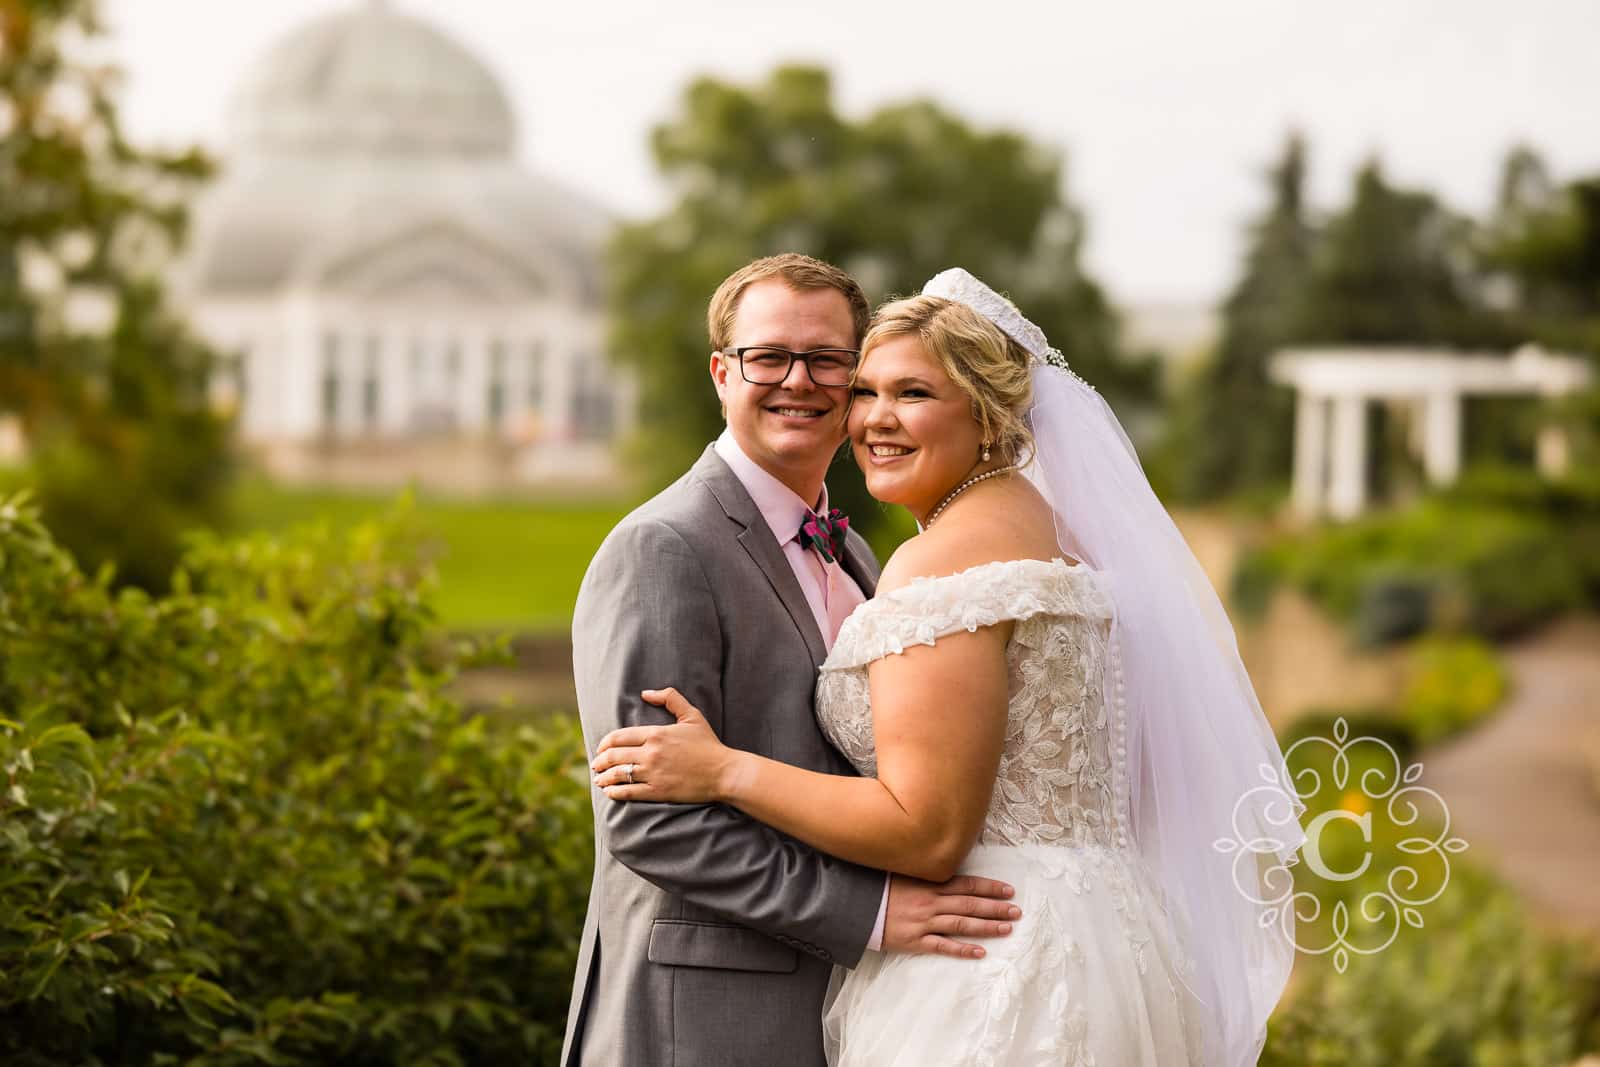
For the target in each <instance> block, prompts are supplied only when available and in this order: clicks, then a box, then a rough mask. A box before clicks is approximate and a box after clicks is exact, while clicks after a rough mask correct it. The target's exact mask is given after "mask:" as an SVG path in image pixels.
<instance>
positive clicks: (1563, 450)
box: [1533, 426, 1572, 478]
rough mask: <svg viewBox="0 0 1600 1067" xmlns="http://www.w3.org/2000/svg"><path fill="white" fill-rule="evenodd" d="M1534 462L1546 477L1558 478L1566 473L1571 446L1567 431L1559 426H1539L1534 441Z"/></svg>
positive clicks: (1570, 456)
mask: <svg viewBox="0 0 1600 1067" xmlns="http://www.w3.org/2000/svg"><path fill="white" fill-rule="evenodd" d="M1533 458H1534V464H1535V465H1536V466H1537V467H1538V469H1539V473H1540V474H1542V475H1544V476H1545V477H1546V478H1559V477H1561V476H1562V475H1563V474H1565V473H1567V464H1568V463H1570V462H1571V461H1572V448H1571V445H1570V443H1569V442H1568V440H1567V431H1566V430H1565V429H1564V428H1562V427H1560V426H1541V427H1540V428H1539V434H1538V437H1537V438H1535V441H1534V453H1533Z"/></svg>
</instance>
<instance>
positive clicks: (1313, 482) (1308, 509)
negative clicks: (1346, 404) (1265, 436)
mask: <svg viewBox="0 0 1600 1067" xmlns="http://www.w3.org/2000/svg"><path fill="white" fill-rule="evenodd" d="M1327 488H1328V398H1327V397H1325V396H1322V395H1320V394H1318V393H1313V392H1311V391H1309V390H1307V389H1305V388H1301V389H1300V390H1298V391H1297V392H1296V394H1295V403H1294V509H1295V511H1296V512H1298V513H1299V514H1300V515H1302V516H1304V517H1305V518H1308V519H1314V518H1316V517H1317V516H1318V515H1321V514H1322V511H1323V507H1324V506H1325V504H1326V503H1327Z"/></svg>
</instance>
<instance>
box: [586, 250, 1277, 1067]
mask: <svg viewBox="0 0 1600 1067" xmlns="http://www.w3.org/2000/svg"><path fill="white" fill-rule="evenodd" d="M849 432H850V438H851V442H852V447H853V450H854V453H855V457H856V460H857V462H858V463H859V464H860V465H861V467H862V469H863V470H864V471H865V472H866V479H867V487H868V489H869V490H870V491H871V492H872V494H873V495H874V496H875V497H877V498H878V499H880V500H884V501H887V502H890V503H897V504H900V505H902V506H904V507H906V508H908V509H909V510H910V511H911V512H912V514H913V515H915V516H916V518H917V520H918V523H919V526H920V527H921V532H920V533H919V534H918V535H917V536H916V537H914V538H912V539H911V540H909V541H907V542H906V543H905V544H904V545H903V546H901V548H900V549H899V550H898V551H897V552H896V553H895V555H894V556H893V558H892V559H891V560H890V561H889V563H888V565H887V566H886V567H885V569H884V572H883V576H882V579H881V581H880V583H879V586H878V593H877V597H876V598H875V599H873V600H871V601H868V602H867V603H866V604H864V605H862V606H861V607H860V608H858V609H857V610H856V612H855V613H854V614H853V615H852V616H851V617H850V618H849V619H848V620H847V621H846V622H845V623H844V625H843V627H842V628H841V629H840V631H839V634H838V638H837V640H836V642H835V644H834V647H833V650H832V652H831V653H830V655H829V657H828V660H827V662H826V663H825V664H824V666H823V669H822V677H821V679H820V681H819V683H818V693H817V714H818V717H819V719H820V720H821V722H822V725H823V727H824V729H825V730H826V732H827V733H828V734H829V736H830V738H831V739H832V740H833V741H834V743H835V744H836V745H837V746H838V748H839V749H840V750H841V751H842V752H843V753H844V754H845V755H846V756H848V757H849V758H850V760H851V761H852V763H853V764H854V765H855V766H856V768H857V769H858V770H859V771H860V772H861V774H862V776H863V777H860V778H845V777H839V776H830V775H822V774H816V773H812V772H808V771H803V770H800V769H798V768H794V767H789V766H786V765H784V764H780V763H776V762H774V761H770V760H765V759H762V758H760V757H756V756H753V755H751V754H749V753H744V752H739V751H735V750H731V749H728V748H726V747H724V746H722V745H721V744H720V743H718V741H717V739H716V738H715V736H714V735H713V734H712V732H711V731H710V729H709V728H708V727H707V726H706V724H705V721H704V719H703V718H702V717H701V716H700V715H699V714H698V712H697V711H696V710H695V709H694V708H692V707H691V706H689V705H688V704H687V703H686V702H684V701H683V699H682V697H681V696H679V695H678V694H677V693H676V692H675V691H674V690H670V689H669V690H662V691H660V692H654V693H647V694H646V699H649V700H651V701H652V702H654V703H659V704H663V705H665V706H666V707H667V708H668V709H669V710H670V711H671V712H672V713H673V714H674V715H675V716H676V717H677V719H678V720H679V721H678V723H677V724H676V725H673V726H665V727H634V728H629V729H625V730H620V731H617V732H616V733H614V734H612V735H611V736H609V737H608V738H606V739H605V740H604V741H602V743H601V745H600V746H599V754H598V755H597V758H596V760H595V763H594V769H595V772H596V778H595V780H596V783H597V784H598V785H599V786H601V787H602V788H603V789H604V790H605V792H606V795H607V796H608V797H610V798H612V799H613V800H617V801H635V800H655V801H685V802H688V801H694V802H704V801H708V800H709V801H720V802H723V803H727V804H730V805H733V806H735V807H738V808H740V809H741V810H743V811H744V812H746V813H747V814H749V815H751V816H752V817H754V818H756V819H760V820H761V821H763V822H766V823H768V824H769V825H772V826H774V827H776V828H777V829H779V830H782V831H784V832H785V833H788V834H790V835H792V836H794V837H796V838H798V839H800V840H802V841H805V842H806V843H808V844H810V845H812V846H814V847H816V848H819V849H822V850H824V851H827V852H830V853H833V854H835V855H837V856H840V857H842V858H844V859H847V860H851V861H853V862H856V863H861V864H865V865H869V866H873V867H880V868H884V869H887V870H893V871H899V872H901V873H905V874H909V875H913V876H916V877H921V878H926V879H931V880H941V879H944V878H946V877H948V876H950V875H951V874H953V873H955V872H957V871H958V870H972V871H982V872H983V873H984V874H986V875H988V876H991V877H999V878H1003V879H1005V880H1007V881H1009V882H1011V883H1012V884H1014V885H1015V886H1016V887H1017V900H1018V903H1019V904H1021V905H1022V908H1023V914H1024V916H1025V918H1024V919H1023V920H1021V922H1020V923H1019V925H1018V927H1017V929H1016V931H1015V932H1014V933H1013V934H1012V936H1010V937H1008V938H1005V939H1002V940H1001V941H999V942H997V943H996V944H995V946H994V948H993V949H992V950H991V951H989V952H988V953H987V954H984V953H983V952H982V951H981V950H973V952H972V954H973V955H975V956H982V957H983V958H982V959H981V960H979V961H978V962H975V963H974V962H970V961H962V962H957V961H951V960H947V959H940V958H938V957H926V956H917V957H912V956H882V955H871V956H869V957H868V958H867V959H866V960H864V961H863V962H862V964H861V965H860V966H858V967H857V968H856V969H855V970H854V971H852V972H849V973H845V972H836V973H835V986H836V988H835V991H834V995H833V996H832V998H831V1002H830V1006H829V1009H828V1012H827V1017H826V1020H825V1025H826V1027H827V1030H828V1037H829V1048H830V1059H831V1062H834V1063H838V1064H862V1065H867V1064H870V1065H874V1067H878V1065H884V1064H901V1063H903V1064H933V1063H963V1064H965V1063H994V1064H1001V1063H1005V1064H1022V1063H1035V1062H1039V1063H1046V1062H1047V1063H1069V1064H1091V1063H1098V1064H1102V1065H1105V1064H1118V1065H1121V1064H1160V1065H1162V1067H1166V1065H1169V1064H1196V1065H1198V1064H1205V1065H1211V1064H1228V1065H1234V1064H1245V1063H1253V1062H1255V1059H1256V1057H1257V1055H1258V1054H1259V1051H1260V1047H1261V1043H1262V1041H1263V1039H1264V1030H1265V1021H1266V1017H1267V1014H1268V1013H1269V1012H1270V1011H1271V1008H1272V1005H1273V1004H1274V1003H1275V1002H1276V1000H1277V997H1278V994H1279V993H1280V992H1281V990H1282V986H1283V983H1284V981H1285V980H1286V978H1287V973H1288V965H1289V962H1290V961H1291V960H1292V947H1291V946H1292V936H1291V932H1290V929H1289V925H1288V924H1290V923H1292V915H1291V914H1289V913H1287V911H1286V910H1284V909H1275V910H1272V911H1269V910H1268V909H1269V908H1272V905H1273V903H1274V902H1275V900H1278V899H1281V897H1282V896H1283V895H1284V894H1285V892H1286V890H1287V888H1288V886H1287V881H1286V875H1287V872H1286V870H1285V867H1284V864H1285V863H1286V862H1288V861H1290V857H1291V854H1292V852H1293V851H1294V849H1295V848H1297V847H1298V844H1299V842H1300V837H1299V834H1298V824H1297V822H1296V820H1295V816H1296V814H1297V811H1296V804H1295V802H1294V801H1293V799H1292V798H1291V797H1290V796H1289V795H1287V794H1286V793H1284V792H1283V791H1282V790H1281V789H1277V788H1274V787H1273V786H1272V784H1271V783H1270V782H1269V783H1267V784H1266V787H1265V788H1263V784H1264V783H1263V779H1262V778H1261V777H1260V774H1259V771H1258V768H1262V767H1265V768H1267V769H1269V770H1273V769H1275V770H1277V771H1278V772H1279V777H1278V778H1277V781H1278V782H1285V781H1287V780H1288V779H1287V776H1286V775H1284V774H1282V757H1281V753H1280V752H1279V750H1278V748H1277V745H1276V742H1275V741H1274V740H1273V738H1272V735H1271V732H1270V730H1269V729H1268V728H1267V726H1266V723H1265V720H1264V718H1263V717H1262V715H1261V711H1260V707H1259V705H1258V704H1257V703H1256V701H1255V697H1254V693H1253V691H1252V690H1251V688H1250V684H1249V681H1248V678H1247V677H1246V676H1245V674H1244V671H1243V668H1242V665H1240V663H1239V660H1238V654H1237V649H1236V647H1235V645H1234V642H1233V634H1232V629H1231V627H1230V626H1229V625H1228V623H1227V619H1226V616H1225V615H1224V614H1223V613H1222V610H1221V607H1220V604H1219V603H1218V602H1217V600H1216V596H1215V593H1214V592H1213V591H1212V590H1211V588H1210V586H1209V585H1208V584H1207V583H1206V581H1205V579H1204V576H1203V575H1202V574H1201V573H1200V572H1199V568H1198V566H1197V565H1196V564H1195V562H1194V558H1193V556H1192V554H1190V553H1189V551H1188V549H1187V547H1186V546H1185V545H1184V544H1183V541H1182V538H1181V536H1179V535H1178V533H1177V530H1176V528H1175V527H1173V525H1172V523H1171V520H1170V519H1169V518H1168V517H1167V515H1166V512H1165V511H1164V510H1163V509H1162V508H1161V505H1160V503H1159V502H1158V501H1157V500H1156V498H1155V496H1154V494H1153V493H1152V492H1151V491H1150V487H1149V484H1148V482H1147V481H1146V480H1145V479H1144V477H1143V474H1142V472H1141V471H1140V470H1139V467H1138V461H1137V458H1136V456H1135V455H1134V453H1133V450H1132V448H1131V446H1129V445H1128V444H1127V439H1126V437H1125V436H1124V435H1123V434H1122V432H1121V428H1120V426H1119V425H1118V424H1117V422H1116V419H1115V417H1114V416H1113V415H1112V414H1111V412H1110V409H1109V408H1108V407H1106V405H1105V403H1104V401H1103V400H1101V399H1100V397H1099V396H1098V395H1097V394H1095V393H1094V391H1093V390H1092V389H1090V388H1089V387H1088V386H1087V385H1086V384H1085V383H1083V382H1082V380H1081V379H1078V378H1077V377H1076V376H1075V375H1073V374H1072V373H1071V372H1070V371H1067V370H1066V369H1065V366H1064V362H1063V361H1062V360H1061V358H1060V354H1059V353H1057V352H1055V351H1054V350H1053V349H1051V348H1050V347H1049V346H1048V344H1047V343H1046V342H1045V340H1044V337H1043V335H1042V334H1041V333H1040V332H1039V330H1038V328H1037V327H1035V326H1034V325H1033V324H1032V323H1030V322H1028V321H1027V320H1026V319H1025V318H1023V317H1022V315H1021V313H1020V312H1018V311H1017V309H1016V308H1015V307H1014V306H1012V305H1011V304H1010V303H1009V302H1008V301H1006V300H1004V298H1002V297H1000V296H999V295H998V294H996V293H995V292H994V291H993V290H991V289H989V288H988V287H987V286H984V285H983V284H982V283H981V282H979V281H978V280H977V279H975V278H973V277H972V276H971V275H969V274H967V273H966V272H965V271H960V270H954V271H946V272H944V273H943V274H941V275H939V276H938V277H937V278H935V279H934V280H933V281H931V282H930V283H929V285H928V286H927V287H925V289H924V291H923V295H922V296H920V297H916V298H913V299H910V300H906V301H901V302H898V303H895V304H891V305H889V306H887V307H885V308H884V309H882V310H881V311H880V312H879V315H878V317H877V319H876V320H875V323H874V325H873V327H872V329H871V330H870V331H869V333H868V335H867V338H866V340H865V342H864V343H863V346H862V356H861V363H860V366H859V369H858V372H857V377H856V384H855V395H854V400H853V403H852V408H851V412H850V419H849ZM1223 839H1225V840H1227V841H1229V842H1230V843H1231V842H1234V841H1237V842H1241V843H1243V845H1244V847H1241V848H1237V849H1235V850H1234V851H1233V852H1232V853H1224V852H1222V851H1220V850H1218V849H1216V848H1214V847H1213V846H1214V843H1216V842H1218V841H1219V840H1223Z"/></svg>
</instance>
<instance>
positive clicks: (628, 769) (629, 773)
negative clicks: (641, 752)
mask: <svg viewBox="0 0 1600 1067" xmlns="http://www.w3.org/2000/svg"><path fill="white" fill-rule="evenodd" d="M622 774H623V777H625V778H626V779H627V780H628V784H629V785H632V784H633V764H631V763H624V764H623V765H622Z"/></svg>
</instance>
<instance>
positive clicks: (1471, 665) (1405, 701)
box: [1399, 637, 1510, 744]
mask: <svg viewBox="0 0 1600 1067" xmlns="http://www.w3.org/2000/svg"><path fill="white" fill-rule="evenodd" d="M1412 656H1413V657H1414V664H1415V665H1414V667H1413V671H1412V674H1411V677H1410V679H1409V681H1408V682H1407V683H1406V689H1405V693H1404V695H1403V696H1402V697H1401V700H1400V709H1399V710H1400V717H1401V719H1402V720H1403V721H1404V722H1405V724H1406V726H1407V727H1408V728H1409V729H1410V731H1411V732H1412V733H1413V734H1414V735H1415V736H1416V738H1417V740H1418V741H1419V742H1421V743H1422V744H1432V743H1433V742H1435V741H1439V740H1441V739H1443V738H1445V737H1448V736H1450V735H1451V734H1454V733H1457V732H1459V731H1461V730H1464V729H1467V728H1468V727H1471V726H1474V725H1476V724H1477V723H1478V722H1480V721H1482V720H1483V719H1484V718H1486V717H1487V716H1488V715H1489V714H1490V713H1492V712H1493V711H1494V710H1495V709H1496V708H1498V707H1499V706H1500V704H1501V702H1502V701H1503V700H1504V699H1505V696H1506V690H1507V688H1508V687H1509V684H1510V683H1509V680H1508V678H1507V676H1506V671H1505V668H1504V666H1502V665H1501V663H1500V660H1499V658H1498V657H1497V656H1496V655H1495V652H1494V649H1493V647H1491V646H1490V645H1488V644H1486V643H1484V642H1483V641H1480V640H1476V639H1473V638H1446V637H1432V638H1427V639H1425V640H1423V641H1420V642H1418V643H1417V645H1416V647H1415V648H1414V649H1413V650H1412Z"/></svg>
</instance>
